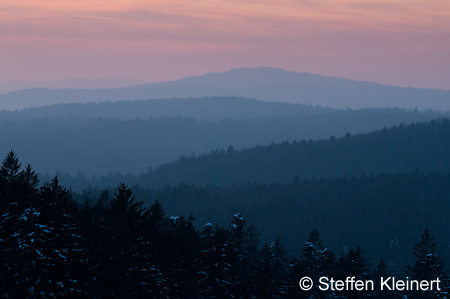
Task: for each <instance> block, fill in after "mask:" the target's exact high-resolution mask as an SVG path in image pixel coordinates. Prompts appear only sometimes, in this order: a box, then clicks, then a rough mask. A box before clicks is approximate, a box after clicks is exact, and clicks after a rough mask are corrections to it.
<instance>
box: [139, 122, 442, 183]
mask: <svg viewBox="0 0 450 299" xmlns="http://www.w3.org/2000/svg"><path fill="white" fill-rule="evenodd" d="M449 152H450V120H449V119H440V120H433V121H430V122H426V123H418V124H412V125H407V126H404V125H400V126H395V127H393V128H391V129H383V130H380V131H377V132H373V133H369V134H365V135H358V136H353V137H352V136H350V135H349V134H348V135H346V136H345V137H343V138H337V139H335V138H333V137H332V138H331V139H330V140H324V141H309V142H307V141H302V142H293V143H289V142H284V143H281V144H274V145H270V146H257V147H255V148H251V149H245V150H241V151H235V150H234V149H233V148H231V147H230V148H229V149H228V150H216V151H213V152H211V153H209V154H203V155H200V156H198V157H189V158H188V157H181V158H180V159H179V160H178V161H176V162H174V163H169V164H166V165H163V166H161V167H159V168H157V169H155V170H154V171H153V172H150V173H148V174H146V175H143V176H141V177H140V178H139V180H138V183H139V184H140V185H141V186H145V185H147V186H149V185H150V186H162V185H166V184H170V185H174V184H178V183H180V182H186V183H195V184H199V185H207V184H210V185H220V186H224V185H231V184H235V183H247V182H256V183H260V182H264V183H268V182H288V181H291V180H292V179H293V178H294V177H295V176H297V177H299V178H308V177H316V178H326V177H340V176H345V177H351V176H358V175H360V174H362V173H365V174H371V173H382V172H393V173H400V172H414V171H419V172H424V173H428V172H440V173H448V172H450V155H449Z"/></svg>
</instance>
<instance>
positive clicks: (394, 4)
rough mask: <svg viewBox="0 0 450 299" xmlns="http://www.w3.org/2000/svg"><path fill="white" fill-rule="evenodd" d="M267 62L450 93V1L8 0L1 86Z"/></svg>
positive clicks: (165, 74)
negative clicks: (438, 89) (7, 83)
mask: <svg viewBox="0 0 450 299" xmlns="http://www.w3.org/2000/svg"><path fill="white" fill-rule="evenodd" d="M258 66H270V67H278V68H283V69H286V70H292V71H297V72H308V73H315V74H322V75H328V76H336V77H344V78H351V79H356V80H362V81H373V82H378V83H383V84H389V85H395V86H414V87H423V88H441V89H450V1H449V0H426V1H422V0H389V1H384V0H380V1H374V0H339V1H338V0H258V1H255V0H227V1H223V0H222V1H216V0H197V1H181V0H161V1H160V0H156V1H155V0H145V1H144V0H126V1H124V0H107V1H106V0H39V1H37V0H21V1H12V0H0V82H24V81H25V82H27V81H38V82H40V81H55V80H63V79H69V78H105V77H117V78H134V79H139V80H145V81H149V82H158V81H166V80H173V79H177V78H182V77H187V76H192V75H200V74H203V73H207V72H221V71H225V70H228V69H232V68H239V67H258Z"/></svg>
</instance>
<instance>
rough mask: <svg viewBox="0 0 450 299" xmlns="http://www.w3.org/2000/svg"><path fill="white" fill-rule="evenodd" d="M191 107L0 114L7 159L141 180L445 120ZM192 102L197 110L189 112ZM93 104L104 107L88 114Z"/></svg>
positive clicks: (223, 104) (43, 168) (383, 113)
mask: <svg viewBox="0 0 450 299" xmlns="http://www.w3.org/2000/svg"><path fill="white" fill-rule="evenodd" d="M208 100H212V101H211V102H210V103H208ZM186 101H188V102H187V103H185V102H184V101H183V100H174V101H171V100H168V102H164V101H156V102H152V101H142V102H139V101H136V102H130V103H116V104H111V103H109V104H107V103H105V104H92V105H60V106H55V107H46V108H42V109H30V110H25V111H22V112H10V113H6V112H5V113H4V114H3V116H4V117H2V114H1V113H0V136H1V138H0V154H2V153H3V154H6V153H7V152H8V151H9V150H11V149H13V150H14V151H15V152H17V154H18V155H20V156H21V157H22V159H23V161H24V163H30V164H32V165H34V167H35V169H36V170H37V171H39V172H40V173H48V174H51V175H54V174H55V171H62V172H63V173H66V172H67V173H70V174H72V175H73V174H77V173H79V172H82V173H85V174H88V175H90V174H95V175H97V176H100V175H105V174H108V173H109V172H117V171H120V172H121V173H132V174H136V175H137V174H140V173H143V172H146V171H147V170H148V169H149V167H153V168H155V167H158V166H160V165H162V164H164V163H168V162H172V161H175V160H176V159H178V158H179V157H180V156H181V155H189V156H190V155H191V154H193V153H194V154H196V155H199V154H201V153H204V152H210V151H211V150H214V149H217V148H219V149H220V148H227V147H228V146H229V145H233V146H234V147H235V148H236V149H242V148H250V147H254V146H256V145H269V144H270V143H271V142H275V143H277V142H283V141H285V140H288V141H293V140H302V139H323V138H329V137H330V136H331V135H334V136H337V137H338V136H344V135H345V134H346V132H350V133H351V134H355V133H364V132H370V131H373V130H377V129H380V128H383V127H384V126H386V127H390V126H393V125H394V124H400V123H402V122H403V123H413V122H420V121H426V120H430V119H433V118H436V117H439V115H440V114H438V113H434V112H431V111H417V110H412V111H406V110H401V109H363V110H332V109H324V108H316V107H309V106H301V105H292V104H277V103H263V102H257V101H252V100H245V99H238V98H223V99H192V100H187V99H186ZM189 103H191V104H193V107H197V108H198V111H195V109H191V110H187V109H186V110H185V111H184V110H183V108H184V107H186V106H187V105H189ZM195 103H197V104H195ZM126 104H129V105H126ZM203 104H204V105H203ZM91 106H93V107H97V108H98V109H97V110H95V111H93V112H92V113H91V114H88V113H86V115H89V116H81V115H83V111H84V112H85V111H87V110H88V109H89V107H91ZM108 107H109V108H108ZM183 111H184V114H181V116H177V117H174V115H177V114H178V113H181V112H183ZM247 112H248V115H249V116H248V117H245V118H244V117H243V115H244V114H247ZM96 113H98V114H97V116H95V115H96ZM252 113H253V114H252ZM133 115H134V116H133ZM152 115H153V116H154V117H151V116H152ZM163 115H165V116H166V117H158V116H163ZM208 115H210V116H208ZM212 115H215V117H214V116H212ZM102 116H103V117H104V118H103V117H102ZM115 116H116V117H117V118H113V117H115ZM138 117H142V118H138ZM194 117H198V118H194ZM221 117H222V118H221ZM224 117H226V118H224ZM228 117H229V118H228ZM114 184H116V183H114Z"/></svg>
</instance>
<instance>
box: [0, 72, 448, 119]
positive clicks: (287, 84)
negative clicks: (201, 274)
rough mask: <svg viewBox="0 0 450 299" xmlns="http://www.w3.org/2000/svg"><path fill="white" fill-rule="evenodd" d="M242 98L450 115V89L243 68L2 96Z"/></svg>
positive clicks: (12, 104)
mask: <svg viewBox="0 0 450 299" xmlns="http://www.w3.org/2000/svg"><path fill="white" fill-rule="evenodd" d="M210 96H237V97H246V98H254V99H258V100H263V101H271V102H289V103H300V104H305V105H309V104H312V105H321V106H327V107H332V108H341V109H342V108H344V109H345V108H352V109H358V108H384V107H400V108H415V107H417V108H419V109H428V108H431V109H434V110H450V90H436V89H417V88H403V87H394V86H386V85H380V84H376V83H370V82H359V81H354V80H350V79H342V78H334V77H326V76H321V75H313V74H308V73H297V72H291V71H285V70H282V69H275V68H269V67H260V68H240V69H233V70H230V71H226V72H222V73H208V74H205V75H201V76H195V77H189V78H184V79H179V80H175V81H168V82H161V83H151V84H143V85H137V86H132V87H123V88H113V89H95V90H89V89H58V90H52V89H28V90H20V91H14V92H10V93H8V94H4V95H0V109H1V108H10V109H11V108H13V109H14V108H24V107H36V106H45V105H52V104H60V103H73V102H80V103H86V102H103V101H112V102H116V101H125V100H135V99H141V100H145V99H157V98H189V97H210Z"/></svg>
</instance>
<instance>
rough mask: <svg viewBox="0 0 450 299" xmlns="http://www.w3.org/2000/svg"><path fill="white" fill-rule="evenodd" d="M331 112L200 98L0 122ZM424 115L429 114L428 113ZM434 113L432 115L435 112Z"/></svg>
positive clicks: (23, 113) (81, 106)
mask: <svg viewBox="0 0 450 299" xmlns="http://www.w3.org/2000/svg"><path fill="white" fill-rule="evenodd" d="M379 111H382V112H385V113H386V115H392V116H394V115H396V116H398V117H401V116H404V115H406V114H408V112H406V111H405V110H401V109H389V110H388V109H380V110H379ZM335 112H339V110H333V109H331V108H323V107H318V106H317V107H316V106H310V105H301V104H289V103H271V102H263V101H257V100H254V99H249V98H241V97H202V98H174V99H152V100H134V101H119V102H102V103H94V102H90V103H71V104H56V105H50V106H44V107H39V108H26V109H23V110H19V111H0V119H4V120H5V119H8V120H22V119H37V118H67V117H70V118H82V119H89V118H108V119H109V118H114V119H122V120H130V119H136V118H142V119H148V118H160V117H178V116H182V117H192V118H195V119H200V120H212V121H217V120H222V119H242V118H254V117H268V116H302V115H323V114H330V113H335ZM425 113H426V114H433V112H431V111H426V112H425ZM434 114H435V115H436V113H434Z"/></svg>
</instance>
